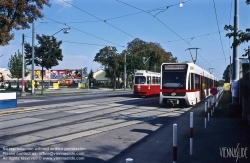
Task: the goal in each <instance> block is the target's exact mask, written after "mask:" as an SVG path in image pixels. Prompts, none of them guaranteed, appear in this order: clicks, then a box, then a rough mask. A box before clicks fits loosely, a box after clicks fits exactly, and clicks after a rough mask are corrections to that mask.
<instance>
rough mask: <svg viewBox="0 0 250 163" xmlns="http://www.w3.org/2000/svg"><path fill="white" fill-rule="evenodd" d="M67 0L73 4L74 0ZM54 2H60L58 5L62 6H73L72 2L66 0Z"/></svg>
mask: <svg viewBox="0 0 250 163" xmlns="http://www.w3.org/2000/svg"><path fill="white" fill-rule="evenodd" d="M65 1H67V2H69V3H71V4H72V3H73V0H65ZM54 3H55V4H58V5H61V6H63V7H71V5H70V4H68V3H66V2H64V1H63V0H54Z"/></svg>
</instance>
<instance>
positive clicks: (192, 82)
mask: <svg viewBox="0 0 250 163" xmlns="http://www.w3.org/2000/svg"><path fill="white" fill-rule="evenodd" d="M189 77H190V78H191V81H190V82H191V83H190V85H191V89H194V74H193V73H190V74H189Z"/></svg>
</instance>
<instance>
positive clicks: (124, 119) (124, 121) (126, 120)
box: [0, 98, 179, 151]
mask: <svg viewBox="0 0 250 163" xmlns="http://www.w3.org/2000/svg"><path fill="white" fill-rule="evenodd" d="M115 101H116V102H118V103H119V102H122V101H123V100H114V101H112V103H115ZM130 102H131V103H130V105H131V107H128V106H127V105H126V104H121V105H120V106H117V105H118V104H115V105H114V106H112V104H110V105H111V106H108V107H107V108H104V109H103V108H102V109H101V110H102V111H103V110H108V109H110V110H112V109H114V108H118V107H120V108H122V110H119V109H115V110H114V111H112V112H108V113H105V114H97V115H93V116H90V117H88V118H85V119H79V120H75V121H71V122H66V123H62V124H59V125H53V126H49V127H43V128H41V129H37V130H31V131H26V132H21V133H16V134H9V135H3V136H1V137H0V141H2V142H3V141H5V140H6V141H8V140H10V139H15V138H18V137H22V136H25V135H34V134H36V133H39V132H43V131H49V130H53V129H55V130H56V128H57V129H58V128H67V129H69V128H70V127H69V126H71V125H84V124H87V123H96V122H98V121H99V122H98V123H102V122H103V121H105V120H106V121H107V120H114V119H117V120H120V121H118V122H116V123H113V124H112V123H111V124H109V123H107V124H105V123H104V124H102V125H100V126H97V127H90V128H88V129H79V130H74V129H72V130H73V131H72V132H70V133H64V134H60V135H57V136H50V137H48V138H44V137H40V139H39V140H32V141H29V142H22V143H18V144H16V145H12V146H8V147H17V146H23V145H29V144H36V143H38V144H39V143H42V142H46V141H50V140H53V139H56V138H60V137H67V136H70V135H77V134H78V133H79V134H81V133H86V132H91V131H99V130H100V131H101V130H105V129H106V128H111V129H112V128H116V127H117V126H118V127H119V126H126V125H132V124H137V123H142V122H145V121H148V120H152V119H155V118H157V117H159V116H161V115H164V114H166V112H158V113H156V114H152V113H150V112H152V111H155V108H157V107H155V104H158V102H156V100H155V98H151V99H147V100H144V99H139V101H138V100H135V101H134V102H133V100H131V101H130ZM93 103H94V101H93ZM108 103H110V102H109V101H108V100H106V101H105V100H104V101H102V102H101V103H99V104H98V106H100V105H104V104H108ZM91 104H92V103H88V105H90V106H91ZM145 105H146V106H148V107H152V108H150V109H149V108H145V109H144V108H143V109H142V110H141V111H136V112H132V113H131V114H123V113H122V111H133V110H136V109H137V108H138V107H142V106H145ZM79 106H81V105H79ZM75 107H77V106H75ZM92 107H93V106H92ZM89 108H91V107H89ZM79 109H83V108H81V107H79V108H76V109H73V110H72V109H68V110H70V111H76V110H79ZM84 109H86V107H85V108H84ZM177 110H179V109H174V110H172V111H169V112H174V111H177ZM64 111H65V110H64ZM98 111H100V110H94V111H88V112H84V113H79V114H78V115H81V114H90V113H96V112H98ZM59 112H61V111H59ZM147 112H148V113H150V114H149V116H147ZM54 113H57V112H54ZM140 113H144V116H140V115H139V116H138V114H140ZM122 114H123V115H122ZM145 114H146V115H145ZM133 115H137V116H134V117H133ZM72 116H75V115H68V116H62V117H58V118H56V119H55V118H53V119H47V120H44V121H39V122H34V123H28V124H24V125H20V126H12V127H8V128H2V129H1V130H0V131H3V130H7V129H15V128H17V127H25V126H28V125H37V126H39V123H42V122H49V121H51V120H60V119H62V118H67V117H72ZM102 132H104V131H102ZM36 136H37V135H36ZM37 137H39V136H37ZM0 151H1V150H0Z"/></svg>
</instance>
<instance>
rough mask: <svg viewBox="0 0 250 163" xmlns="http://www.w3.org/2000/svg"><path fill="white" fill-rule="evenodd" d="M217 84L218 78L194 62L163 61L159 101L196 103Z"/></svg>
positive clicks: (182, 103) (166, 102)
mask: <svg viewBox="0 0 250 163" xmlns="http://www.w3.org/2000/svg"><path fill="white" fill-rule="evenodd" d="M217 86H218V81H217V79H216V78H215V77H214V76H213V75H212V74H210V73H209V72H207V71H206V70H204V69H202V68H201V67H199V66H197V65H195V64H194V63H163V64H162V66H161V85H160V100H159V103H160V104H163V103H164V104H172V106H175V105H176V104H180V105H184V106H187V105H195V104H197V103H198V102H200V101H201V100H202V99H205V98H207V97H208V96H210V95H211V94H210V88H211V87H217Z"/></svg>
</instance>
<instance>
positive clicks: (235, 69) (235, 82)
mask: <svg viewBox="0 0 250 163" xmlns="http://www.w3.org/2000/svg"><path fill="white" fill-rule="evenodd" d="M238 6H239V1H238V0H235V1H234V42H236V41H237V39H238V36H237V30H238V29H239V21H238V18H239V16H238V8H239V7H238ZM232 60H233V69H232V70H233V72H232V83H231V88H232V89H231V91H232V104H239V92H238V90H239V88H238V87H239V83H238V81H239V58H238V45H237V46H235V45H234V46H233V58H232Z"/></svg>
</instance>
